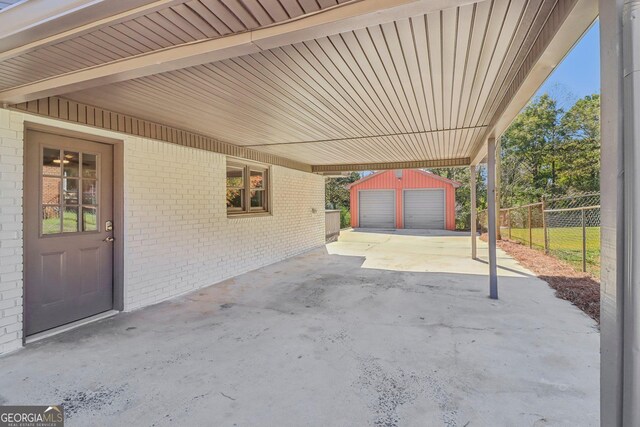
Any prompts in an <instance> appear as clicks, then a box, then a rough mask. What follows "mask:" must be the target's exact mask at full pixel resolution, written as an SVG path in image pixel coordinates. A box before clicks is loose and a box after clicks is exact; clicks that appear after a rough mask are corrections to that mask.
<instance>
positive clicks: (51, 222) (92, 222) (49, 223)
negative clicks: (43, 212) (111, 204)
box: [42, 211, 96, 234]
mask: <svg viewBox="0 0 640 427" xmlns="http://www.w3.org/2000/svg"><path fill="white" fill-rule="evenodd" d="M84 221H85V227H87V228H88V229H89V230H91V229H95V228H96V216H95V214H93V215H92V214H86V212H85V217H84ZM62 226H63V231H64V232H65V233H68V232H74V231H78V214H77V213H75V212H69V211H67V212H65V213H64V221H63V222H62ZM59 227H60V218H55V217H54V218H47V219H45V220H43V221H42V230H43V231H44V230H52V231H53V230H59V229H60V228H59ZM54 233H57V231H55V232H54ZM45 234H48V233H46V232H45Z"/></svg>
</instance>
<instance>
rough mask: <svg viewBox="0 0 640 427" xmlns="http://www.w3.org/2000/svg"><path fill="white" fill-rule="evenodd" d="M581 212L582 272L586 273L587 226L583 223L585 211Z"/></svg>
mask: <svg viewBox="0 0 640 427" xmlns="http://www.w3.org/2000/svg"><path fill="white" fill-rule="evenodd" d="M581 212H582V272H583V273H586V272H587V225H586V221H585V209H582V210H581Z"/></svg>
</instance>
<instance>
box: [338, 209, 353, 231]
mask: <svg viewBox="0 0 640 427" xmlns="http://www.w3.org/2000/svg"><path fill="white" fill-rule="evenodd" d="M348 227H351V212H349V209H348V208H345V207H344V206H343V207H341V208H340V228H348Z"/></svg>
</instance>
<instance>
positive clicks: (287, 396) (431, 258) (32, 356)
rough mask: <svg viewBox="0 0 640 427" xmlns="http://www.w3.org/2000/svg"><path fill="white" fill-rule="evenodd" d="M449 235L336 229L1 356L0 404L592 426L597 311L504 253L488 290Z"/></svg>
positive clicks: (463, 243)
mask: <svg viewBox="0 0 640 427" xmlns="http://www.w3.org/2000/svg"><path fill="white" fill-rule="evenodd" d="M419 234H425V235H419ZM446 234H448V235H438V234H437V233H408V232H404V233H402V232H395V233H394V232H384V231H380V232H367V233H364V232H359V231H347V232H343V233H342V236H341V238H340V240H339V241H338V242H335V243H331V244H329V245H327V247H326V248H321V249H317V250H314V251H311V252H308V253H306V254H303V255H300V256H297V257H295V258H292V259H289V260H287V261H283V262H280V263H277V264H274V265H271V266H268V267H265V268H261V269H259V270H256V271H252V272H249V273H246V274H244V275H242V276H239V277H236V278H234V279H230V280H227V281H225V282H223V283H219V284H217V285H214V286H211V287H208V288H205V289H202V290H199V291H197V292H194V293H191V294H189V295H185V296H183V297H180V298H177V299H174V300H171V301H167V302H164V303H161V304H158V305H155V306H153V307H149V308H146V309H142V310H138V311H135V312H131V313H124V314H120V315H118V316H116V317H113V318H110V319H106V320H102V321H99V322H97V323H94V324H91V325H88V326H85V327H82V328H80V329H76V330H73V331H70V332H67V333H64V334H61V335H58V336H55V337H51V338H48V339H45V340H43V341H39V342H37V343H34V344H31V345H29V346H27V347H26V348H25V349H23V350H21V351H18V352H16V353H14V354H11V355H8V356H6V357H2V358H0V404H5V405H6V404H57V403H63V404H65V408H66V411H67V416H68V422H67V425H68V426H94V425H95V426H104V425H136V426H138V425H139V426H147V425H148V426H152V425H153V426H164V425H188V426H205V425H215V426H253V425H262V426H299V425H310V426H356V425H357V426H360V425H376V426H396V425H398V426H460V427H462V426H469V427H473V426H544V425H554V426H558V425H561V426H590V425H594V426H595V425H598V422H599V386H598V381H599V333H598V330H597V327H596V325H595V323H594V322H593V320H591V319H590V318H588V317H587V316H586V315H584V314H583V313H582V312H581V311H579V310H578V309H576V308H575V307H574V306H572V305H571V304H570V303H568V302H566V301H562V300H559V299H557V298H555V297H554V295H553V290H551V289H550V288H549V287H548V286H547V284H546V283H544V282H542V281H541V280H539V279H537V278H535V277H533V276H532V275H531V273H530V272H528V271H526V270H524V269H523V268H522V267H520V266H519V265H518V264H517V263H516V262H515V261H513V260H512V259H511V258H509V257H508V256H507V255H506V254H505V253H503V252H500V251H499V252H498V256H499V264H500V267H501V268H499V274H500V275H501V279H500V282H499V286H500V298H501V299H500V300H498V301H493V300H490V299H489V298H487V293H488V279H487V276H486V274H487V270H488V267H487V265H486V263H483V262H481V261H472V260H470V259H469V253H470V249H469V247H470V242H469V238H468V236H467V235H463V236H461V235H457V234H455V233H453V234H451V233H446ZM479 243H480V246H479V254H480V255H481V256H484V257H486V247H485V246H484V244H483V243H482V242H479Z"/></svg>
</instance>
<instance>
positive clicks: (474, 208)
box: [469, 165, 478, 259]
mask: <svg viewBox="0 0 640 427" xmlns="http://www.w3.org/2000/svg"><path fill="white" fill-rule="evenodd" d="M469 186H470V187H471V259H476V258H477V257H478V251H477V238H478V230H477V228H476V226H477V224H478V218H477V212H478V208H477V206H476V204H477V203H476V167H475V165H471V166H469Z"/></svg>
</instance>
